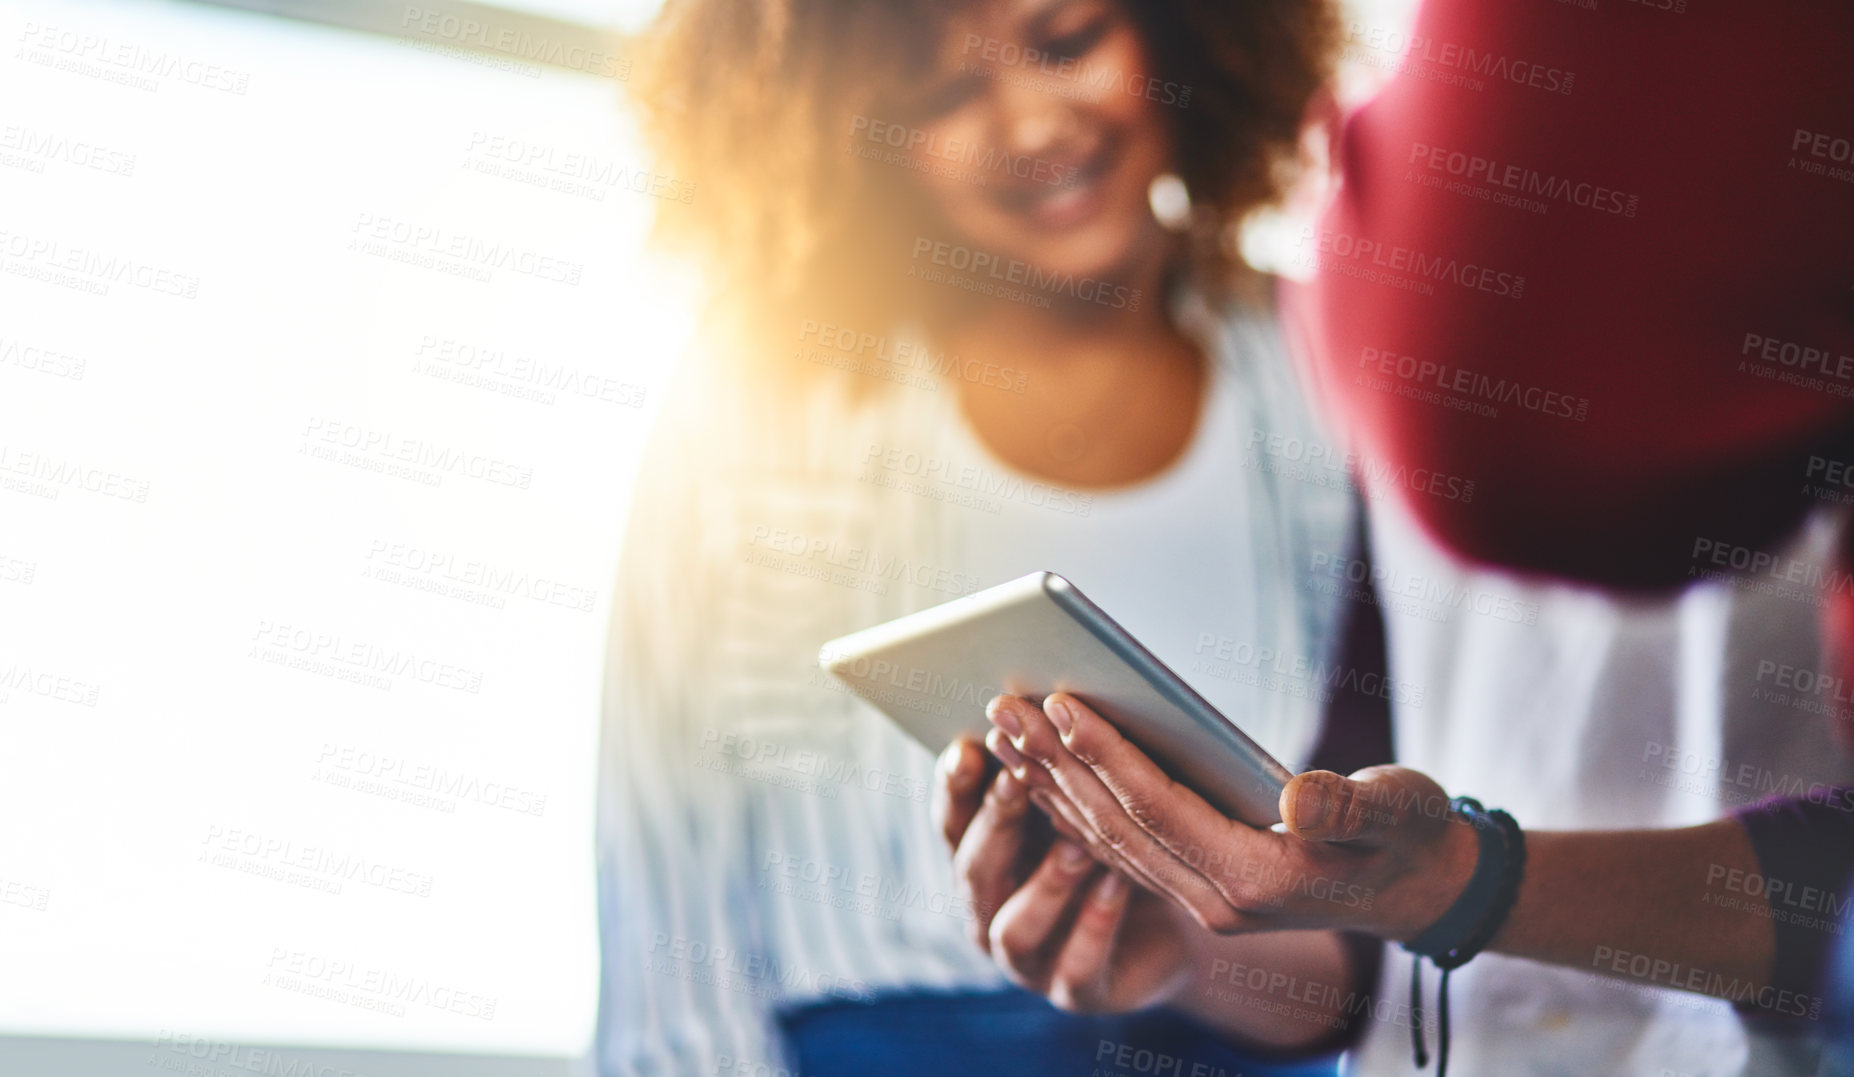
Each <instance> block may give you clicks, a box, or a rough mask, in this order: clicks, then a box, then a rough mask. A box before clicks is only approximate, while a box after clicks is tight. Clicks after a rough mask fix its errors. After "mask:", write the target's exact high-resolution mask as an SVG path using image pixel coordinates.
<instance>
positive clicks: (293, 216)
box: [0, 0, 1414, 1077]
mask: <svg viewBox="0 0 1854 1077" xmlns="http://www.w3.org/2000/svg"><path fill="white" fill-rule="evenodd" d="M654 8H655V2H654V0H519V2H518V3H510V4H506V5H502V6H485V5H469V4H458V3H443V4H441V5H440V4H422V3H409V2H403V0H393V2H388V0H327V2H326V3H316V2H313V0H278V2H267V0H245V2H232V3H226V4H213V3H178V2H173V3H164V2H157V0H59V2H56V3H52V2H31V0H29V2H18V0H6V2H5V3H0V42H4V48H3V49H0V969H4V973H3V974H0V1073H4V1074H9V1075H10V1074H34V1075H36V1074H54V1073H55V1074H71V1075H80V1077H88V1075H92V1074H99V1075H100V1074H123V1073H130V1072H134V1073H147V1072H151V1069H152V1070H177V1071H182V1072H190V1073H201V1074H219V1073H227V1074H229V1073H236V1072H263V1073H279V1072H313V1073H316V1074H318V1075H321V1074H325V1073H326V1074H336V1073H350V1074H367V1075H392V1074H427V1073H443V1074H456V1075H471V1074H485V1075H488V1074H556V1073H565V1072H567V1069H568V1060H569V1059H571V1058H573V1057H575V1056H577V1055H579V1054H580V1053H581V1052H582V1051H583V1050H584V1048H585V1046H586V1043H587V1041H588V1039H589V1037H590V1035H591V1032H592V1027H593V1019H594V1014H595V1010H596V1006H597V986H598V981H597V975H598V932H597V922H596V918H595V915H594V907H593V901H594V883H593V865H592V859H591V850H592V833H593V812H592V805H593V797H594V791H595V777H596V776H595V773H594V759H595V753H594V747H595V742H596V738H597V730H598V692H599V684H600V675H601V661H602V656H603V647H604V642H605V638H606V618H607V615H608V610H609V607H610V602H611V596H612V593H613V589H614V587H615V586H617V583H618V581H616V580H615V579H614V567H615V563H616V553H617V546H618V540H619V536H620V534H621V530H622V526H623V522H624V516H625V509H626V504H627V499H628V490H629V488H630V486H631V485H632V481H633V472H634V471H635V468H636V464H637V457H638V453H639V451H640V449H641V446H642V442H643V437H644V435H645V433H646V431H647V430H648V428H649V424H650V422H651V418H652V415H653V411H654V407H655V405H656V403H657V401H658V398H659V395H660V390H661V388H662V387H663V386H664V384H665V379H666V375H667V373H668V372H669V370H670V369H671V367H672V365H673V364H674V362H675V360H676V358H677V356H678V354H679V352H680V350H681V348H682V346H683V343H684V342H685V341H686V340H687V338H688V336H689V334H690V330H691V324H690V322H691V318H692V311H693V309H694V308H693V301H692V296H693V294H694V285H695V283H696V282H694V281H692V280H691V279H690V277H689V275H688V274H687V273H686V272H683V271H681V270H679V269H678V267H676V266H672V265H663V264H659V263H655V262H649V261H646V260H645V259H644V258H643V257H642V256H641V254H640V253H639V245H640V243H641V241H642V239H643V236H644V233H645V230H646V229H647V227H648V224H649V221H650V219H651V216H652V214H653V212H655V211H656V209H657V208H658V207H660V206H662V205H664V204H666V203H670V202H674V203H679V204H681V205H683V206H687V207H691V208H692V209H694V210H695V211H699V209H700V207H701V204H702V185H701V177H699V176H675V175H668V174H664V173H662V172H659V171H658V170H657V169H656V168H655V167H654V166H653V164H652V162H651V161H649V160H647V159H645V157H644V156H643V154H642V151H641V150H640V148H639V146H638V144H637V142H636V139H635V136H634V134H633V131H632V127H631V121H630V118H629V117H628V115H627V111H626V91H627V79H628V75H629V70H630V61H629V58H628V56H627V39H628V35H630V34H632V33H634V32H635V31H636V30H637V29H639V28H640V27H642V26H643V25H645V24H646V23H647V22H648V20H649V19H650V17H651V16H652V14H653V12H654ZM1348 8H1349V9H1350V10H1351V14H1350V15H1349V16H1348V18H1349V19H1350V20H1351V21H1352V23H1353V24H1354V26H1360V25H1363V26H1370V27H1395V26H1399V25H1404V24H1405V23H1406V22H1407V19H1408V18H1409V17H1410V15H1411V14H1412V9H1413V8H1414V3H1413V2H1410V0H1383V2H1361V3H1354V4H1350V5H1348ZM1348 56H1349V57H1350V56H1352V53H1351V52H1350V51H1349V50H1348ZM1386 74H1387V73H1386V72H1384V71H1382V70H1378V69H1375V68H1370V67H1368V66H1365V65H1362V64H1359V63H1356V62H1354V63H1352V64H1351V66H1350V67H1349V69H1348V71H1347V73H1346V81H1345V83H1344V85H1345V87H1346V93H1347V94H1348V96H1351V97H1354V98H1358V97H1362V96H1364V95H1365V94H1367V93H1368V92H1369V90H1370V88H1371V86H1372V85H1374V84H1375V82H1376V80H1378V79H1380V78H1382V77H1384V76H1385V75H1386ZM1295 227H1297V224H1296V222H1295V220H1294V219H1293V218H1292V214H1291V212H1290V214H1288V215H1286V216H1282V215H1277V216H1276V217H1274V218H1271V219H1267V220H1262V221H1259V222H1257V224H1256V225H1255V227H1254V229H1253V232H1254V236H1253V241H1252V243H1250V244H1249V245H1248V248H1247V249H1248V250H1249V253H1250V257H1251V260H1253V261H1256V262H1258V263H1260V264H1262V265H1264V266H1266V267H1272V268H1282V267H1284V266H1285V265H1286V258H1285V253H1284V252H1285V249H1286V247H1287V246H1288V245H1290V244H1291V242H1292V240H1291V236H1292V234H1293V229H1294V228H1295ZM292 1067H293V1068H292Z"/></svg>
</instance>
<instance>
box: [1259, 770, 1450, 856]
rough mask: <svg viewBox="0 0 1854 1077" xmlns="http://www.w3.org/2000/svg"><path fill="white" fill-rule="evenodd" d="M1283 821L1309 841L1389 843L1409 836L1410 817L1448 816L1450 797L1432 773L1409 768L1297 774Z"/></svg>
mask: <svg viewBox="0 0 1854 1077" xmlns="http://www.w3.org/2000/svg"><path fill="white" fill-rule="evenodd" d="M1280 809H1281V821H1282V823H1283V824H1285V826H1286V829H1287V832H1288V833H1289V834H1292V835H1294V836H1295V837H1297V838H1301V839H1304V840H1306V841H1346V842H1357V843H1359V844H1361V845H1383V844H1387V843H1388V842H1389V840H1390V838H1391V837H1392V835H1394V834H1398V833H1400V832H1401V833H1403V834H1404V835H1405V836H1414V835H1410V834H1409V830H1410V828H1408V827H1405V826H1403V825H1402V824H1403V823H1404V821H1405V819H1407V818H1409V817H1412V816H1415V817H1417V818H1419V819H1420V818H1427V817H1433V818H1434V819H1435V820H1436V821H1437V822H1438V823H1439V822H1440V821H1441V820H1442V819H1444V818H1446V816H1447V814H1448V795H1447V794H1446V793H1444V792H1443V791H1442V787H1441V786H1439V785H1437V784H1436V783H1435V780H1434V779H1432V778H1430V777H1429V776H1428V775H1426V774H1423V773H1421V772H1418V771H1414V770H1411V769H1410V768H1408V767H1395V766H1382V767H1366V768H1365V769H1364V770H1360V771H1356V772H1354V773H1353V775H1352V776H1351V777H1349V778H1344V777H1341V776H1339V775H1337V774H1334V773H1333V772H1332V771H1330V770H1310V771H1308V772H1307V773H1305V774H1298V775H1295V776H1294V778H1293V780H1292V781H1289V782H1288V783H1287V786H1286V788H1284V789H1282V790H1281V803H1280Z"/></svg>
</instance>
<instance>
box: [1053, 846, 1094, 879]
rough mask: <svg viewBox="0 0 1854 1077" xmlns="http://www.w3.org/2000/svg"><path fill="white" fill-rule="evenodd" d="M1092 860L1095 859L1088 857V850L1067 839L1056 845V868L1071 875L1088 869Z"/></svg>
mask: <svg viewBox="0 0 1854 1077" xmlns="http://www.w3.org/2000/svg"><path fill="white" fill-rule="evenodd" d="M1091 859H1093V858H1092V857H1090V856H1089V855H1088V850H1086V849H1084V848H1082V847H1081V846H1080V845H1077V844H1076V843H1074V842H1072V841H1069V840H1068V839H1067V838H1064V839H1063V840H1061V841H1058V842H1057V843H1056V866H1057V867H1059V868H1061V869H1062V870H1063V871H1066V872H1068V873H1069V874H1070V875H1074V874H1077V873H1079V872H1080V871H1081V869H1082V868H1085V867H1087V866H1088V861H1089V860H1091Z"/></svg>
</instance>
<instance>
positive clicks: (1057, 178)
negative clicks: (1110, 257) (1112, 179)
mask: <svg viewBox="0 0 1854 1077" xmlns="http://www.w3.org/2000/svg"><path fill="white" fill-rule="evenodd" d="M1119 149H1120V144H1119V139H1117V138H1112V137H1109V138H1106V139H1103V140H1102V141H1101V143H1100V144H1099V145H1098V146H1096V147H1095V149H1094V151H1093V152H1092V153H1089V154H1088V155H1087V156H1085V157H1081V158H1076V159H1070V160H1063V161H1052V160H1044V159H1029V160H1030V164H1029V165H1027V166H1020V167H1019V168H1018V169H1014V170H1013V174H1012V180H1011V182H1010V183H1009V184H1008V185H1006V186H999V187H994V188H992V190H991V194H992V199H993V201H994V202H996V203H997V205H998V207H999V208H1000V209H1003V210H1005V211H1006V212H1008V213H1011V214H1013V215H1014V216H1018V217H1022V218H1025V219H1026V220H1028V221H1029V222H1031V223H1033V224H1036V225H1039V226H1042V227H1051V228H1054V227H1072V226H1074V225H1076V224H1079V223H1080V222H1081V221H1083V220H1085V219H1087V218H1088V217H1090V216H1092V215H1093V214H1094V212H1095V211H1096V210H1097V209H1098V208H1099V206H1100V202H1101V198H1102V186H1103V184H1102V182H1101V181H1102V180H1104V179H1105V178H1106V177H1107V175H1108V174H1109V173H1110V172H1112V171H1113V168H1114V165H1115V164H1116V163H1118V161H1119V159H1120V153H1119ZM1038 165H1040V166H1041V168H1038V167H1037V166H1038ZM1020 172H1021V173H1022V175H1019V173H1020ZM1039 177H1041V178H1039Z"/></svg>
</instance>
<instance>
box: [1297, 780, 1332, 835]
mask: <svg viewBox="0 0 1854 1077" xmlns="http://www.w3.org/2000/svg"><path fill="white" fill-rule="evenodd" d="M1326 803H1327V796H1326V789H1325V788H1324V787H1323V786H1321V785H1320V784H1319V783H1317V782H1310V781H1309V782H1302V783H1301V785H1300V792H1298V793H1296V794H1294V829H1295V830H1318V829H1319V828H1320V827H1322V826H1324V825H1325V823H1326Z"/></svg>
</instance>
